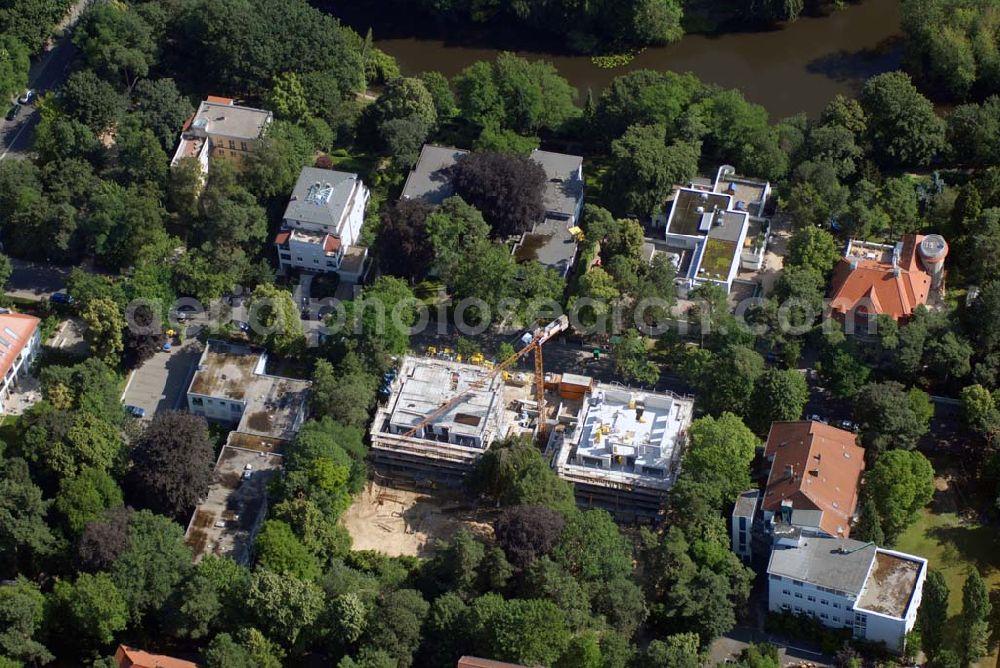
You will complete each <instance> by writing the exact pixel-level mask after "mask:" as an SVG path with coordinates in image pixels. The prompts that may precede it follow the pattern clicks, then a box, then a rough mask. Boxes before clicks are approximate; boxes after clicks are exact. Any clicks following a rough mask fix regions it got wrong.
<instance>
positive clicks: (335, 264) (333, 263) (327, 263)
mask: <svg viewBox="0 0 1000 668" xmlns="http://www.w3.org/2000/svg"><path fill="white" fill-rule="evenodd" d="M326 266H328V267H336V266H337V263H336V262H334V261H333V260H327V261H326Z"/></svg>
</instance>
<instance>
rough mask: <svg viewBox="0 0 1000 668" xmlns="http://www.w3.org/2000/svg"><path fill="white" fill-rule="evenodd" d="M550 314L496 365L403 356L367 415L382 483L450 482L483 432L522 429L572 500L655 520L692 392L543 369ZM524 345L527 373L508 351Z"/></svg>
mask: <svg viewBox="0 0 1000 668" xmlns="http://www.w3.org/2000/svg"><path fill="white" fill-rule="evenodd" d="M565 327H566V322H565V321H564V320H557V321H554V322H553V323H550V324H549V325H548V326H546V327H544V328H539V329H536V330H534V331H532V332H528V333H526V334H525V335H524V336H523V337H522V339H521V342H522V344H523V346H524V347H523V348H522V349H521V350H520V351H518V352H517V353H515V354H514V355H512V356H511V357H510V358H508V359H506V360H503V361H501V362H499V363H497V364H496V365H485V366H484V365H476V364H466V363H462V362H459V361H456V360H453V359H442V358H440V357H437V356H432V357H418V356H413V355H408V356H406V357H404V358H403V360H402V362H401V364H400V368H399V372H398V374H397V375H396V377H395V378H393V380H392V382H391V383H390V384H389V386H388V388H387V392H386V400H385V402H384V403H382V404H381V405H380V406H379V407H378V409H377V411H376V415H375V419H374V421H373V423H372V427H371V450H370V458H371V461H372V463H373V465H374V468H375V471H376V472H377V474H378V475H379V476H383V478H384V480H386V481H387V484H391V486H392V487H394V488H397V489H408V490H413V491H418V492H419V491H424V492H426V491H427V490H431V489H435V490H446V491H453V492H459V491H460V490H461V489H462V487H463V484H464V480H465V477H466V475H467V474H468V473H469V472H470V471H472V469H473V467H474V466H475V464H476V462H477V461H478V459H479V457H480V456H482V454H483V452H485V451H486V450H487V449H488V448H489V447H490V446H491V444H493V443H494V442H496V441H498V440H502V439H505V438H508V437H511V436H519V435H520V436H524V437H527V438H528V439H530V440H532V441H534V442H535V443H537V444H538V445H539V448H540V450H542V451H543V452H544V456H545V457H546V460H547V461H548V462H549V463H550V465H551V466H552V467H553V469H554V470H555V471H556V473H557V474H558V475H559V476H560V477H561V478H563V479H565V480H567V481H569V482H572V483H573V485H574V488H575V490H576V498H577V502H578V503H579V505H581V506H582V507H586V508H589V507H600V508H604V509H606V510H608V511H609V512H611V513H612V514H613V515H614V516H615V517H616V518H617V519H619V520H620V521H622V522H647V523H649V522H655V521H656V520H657V517H658V516H659V513H660V511H661V506H662V501H663V499H664V498H665V496H666V494H667V492H668V491H669V490H670V488H671V487H672V486H673V484H674V482H675V481H676V478H677V475H678V473H679V470H680V458H681V454H682V452H683V448H684V445H685V443H686V439H687V428H688V426H689V425H690V423H691V418H692V413H693V408H694V402H693V400H692V399H691V398H690V397H679V396H676V395H673V394H669V393H653V392H639V391H633V390H631V389H630V388H626V387H624V386H621V385H617V384H614V385H609V384H605V383H598V382H595V381H594V380H593V379H592V378H590V377H588V376H581V375H578V374H571V373H564V374H560V373H544V371H543V370H542V345H543V344H544V343H545V342H546V341H547V340H549V339H550V338H551V337H552V336H554V335H555V334H557V333H559V332H561V331H563V330H564V329H565ZM529 353H530V354H531V355H532V357H533V358H534V360H533V361H534V371H535V372H534V374H532V373H530V372H526V371H517V370H516V367H515V363H516V362H517V361H518V360H520V359H522V358H523V357H525V356H526V355H528V354H529Z"/></svg>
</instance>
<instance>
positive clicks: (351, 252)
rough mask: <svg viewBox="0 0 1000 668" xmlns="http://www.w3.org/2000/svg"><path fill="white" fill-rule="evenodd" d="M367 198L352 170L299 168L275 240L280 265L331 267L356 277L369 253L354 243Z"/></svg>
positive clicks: (306, 268)
mask: <svg viewBox="0 0 1000 668" xmlns="http://www.w3.org/2000/svg"><path fill="white" fill-rule="evenodd" d="M369 197H370V193H369V191H368V188H366V187H365V184H364V183H363V182H362V181H361V179H360V178H359V177H358V175H357V174H348V173H347V172H336V171H333V170H329V169H318V168H316V167H304V168H303V169H302V171H301V172H300V173H299V179H298V181H296V183H295V189H294V190H293V191H292V196H291V198H290V199H289V200H288V206H287V207H285V214H284V216H282V220H281V231H279V232H278V235H277V237H275V240H274V244H275V246H276V247H277V250H278V261H279V262H280V263H281V268H282V270H286V269H288V268H290V267H294V268H296V269H300V270H304V271H314V272H336V273H339V274H340V276H341V278H343V279H345V280H349V281H358V280H359V279H360V278H361V276H362V275H363V273H364V263H365V258H367V256H368V249H367V248H364V247H363V246H359V245H357V243H358V239H360V237H361V226H362V225H363V224H364V222H365V207H367V206H368V199H369Z"/></svg>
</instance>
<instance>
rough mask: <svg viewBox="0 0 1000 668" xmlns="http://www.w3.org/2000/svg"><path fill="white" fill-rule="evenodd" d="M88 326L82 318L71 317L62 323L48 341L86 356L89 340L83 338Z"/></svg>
mask: <svg viewBox="0 0 1000 668" xmlns="http://www.w3.org/2000/svg"><path fill="white" fill-rule="evenodd" d="M86 328H87V325H86V324H84V322H83V321H82V320H80V319H79V318H76V317H70V318H67V319H66V320H63V321H62V323H60V325H59V328H58V329H57V330H56V333H55V334H53V335H52V338H51V339H50V340H49V341H48V343H49V345H51V346H52V347H53V348H59V349H60V350H62V351H64V352H67V353H71V354H74V355H79V356H80V357H85V356H86V355H87V350H88V346H87V342H86V340H84V338H83V332H84V330H85V329H86Z"/></svg>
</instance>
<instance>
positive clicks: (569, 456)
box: [556, 383, 694, 490]
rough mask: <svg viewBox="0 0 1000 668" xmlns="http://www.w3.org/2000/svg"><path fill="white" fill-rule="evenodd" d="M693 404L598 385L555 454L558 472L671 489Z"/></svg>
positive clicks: (598, 480)
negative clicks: (570, 432)
mask: <svg viewBox="0 0 1000 668" xmlns="http://www.w3.org/2000/svg"><path fill="white" fill-rule="evenodd" d="M693 408H694V402H693V401H692V400H691V399H686V398H681V397H676V396H672V395H668V394H664V393H654V392H645V391H641V390H629V389H627V388H623V387H620V386H615V385H609V384H606V383H597V384H596V385H595V386H594V387H593V389H592V390H591V392H590V393H588V394H587V395H586V397H585V398H584V401H583V404H582V408H581V410H580V415H579V419H578V422H577V425H576V428H575V430H574V434H573V436H572V437H571V438H569V439H567V440H566V441H565V442H564V443H563V446H562V447H561V448H560V451H559V453H558V454H557V456H556V470H557V471H559V472H560V473H564V474H565V473H571V474H572V475H573V476H574V477H593V478H594V480H595V481H596V482H598V484H600V481H602V480H603V481H605V482H620V483H630V484H637V485H644V486H648V487H655V488H659V489H663V490H666V489H669V488H670V487H671V486H672V485H673V483H674V480H675V476H676V465H677V463H678V462H679V461H680V454H681V451H682V449H683V446H684V436H683V434H684V433H685V432H686V431H687V428H688V426H689V425H690V424H691V416H692V410H693Z"/></svg>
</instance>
